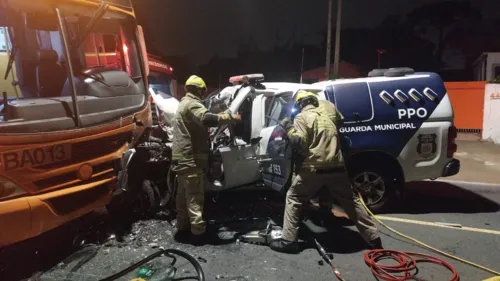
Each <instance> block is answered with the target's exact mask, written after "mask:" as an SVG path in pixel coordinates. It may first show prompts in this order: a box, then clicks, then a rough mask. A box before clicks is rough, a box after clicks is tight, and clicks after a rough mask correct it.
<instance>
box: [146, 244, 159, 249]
mask: <svg viewBox="0 0 500 281" xmlns="http://www.w3.org/2000/svg"><path fill="white" fill-rule="evenodd" d="M148 246H149V247H151V248H153V249H154V248H158V247H159V245H158V243H149V245H148Z"/></svg>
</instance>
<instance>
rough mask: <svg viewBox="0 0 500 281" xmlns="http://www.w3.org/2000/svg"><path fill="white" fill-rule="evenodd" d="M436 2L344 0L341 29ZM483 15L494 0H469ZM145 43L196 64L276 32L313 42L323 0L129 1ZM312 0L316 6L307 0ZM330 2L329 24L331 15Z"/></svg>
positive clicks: (266, 40)
mask: <svg viewBox="0 0 500 281" xmlns="http://www.w3.org/2000/svg"><path fill="white" fill-rule="evenodd" d="M429 2H438V0H344V1H343V2H342V6H343V7H342V28H371V27H375V26H376V25H377V24H379V23H380V22H381V21H382V20H383V19H385V18H386V17H387V16H388V15H393V14H399V15H404V14H406V13H408V12H410V11H411V10H412V9H413V8H415V7H417V6H419V5H422V4H424V3H429ZM472 2H473V3H474V4H475V5H476V6H479V7H481V8H482V10H483V15H484V17H500V0H473V1H472ZM133 3H134V6H135V9H136V12H137V17H138V21H139V23H140V24H142V25H143V26H144V27H145V32H146V37H147V40H148V44H152V45H154V47H155V48H156V49H157V50H158V51H159V52H162V54H161V55H164V56H182V55H189V56H190V57H192V58H193V59H194V61H195V62H197V63H199V64H203V63H205V62H206V61H207V60H208V59H210V57H212V56H213V55H214V54H218V55H219V56H221V57H232V56H235V55H236V50H237V47H238V44H240V43H245V42H248V40H249V39H250V37H253V38H254V40H255V42H256V43H257V44H258V47H259V48H260V49H262V50H268V49H270V48H272V47H273V46H274V45H275V43H276V40H277V39H276V34H277V32H278V30H279V33H280V38H281V39H282V40H283V41H284V40H286V39H288V38H289V37H290V36H291V35H292V30H294V29H295V32H296V33H295V38H296V41H298V42H301V41H303V42H304V43H306V44H319V43H321V40H322V36H323V34H322V32H323V30H324V29H325V28H326V22H327V8H328V1H327V0H211V1H207V0H133ZM312 3H317V4H314V5H313V4H312ZM335 8H336V1H335V0H334V23H335V15H336V9H335Z"/></svg>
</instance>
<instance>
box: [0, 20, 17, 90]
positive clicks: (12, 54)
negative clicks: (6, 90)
mask: <svg viewBox="0 0 500 281" xmlns="http://www.w3.org/2000/svg"><path fill="white" fill-rule="evenodd" d="M6 29H7V32H8V38H9V39H10V42H11V44H12V49H11V50H10V56H9V62H8V63H7V69H6V70H5V75H4V77H3V79H4V80H7V78H8V77H9V74H10V71H11V70H12V64H14V58H15V57H16V53H17V46H16V41H15V40H14V37H13V36H12V31H11V29H10V28H6ZM8 44H9V42H5V45H7V46H8Z"/></svg>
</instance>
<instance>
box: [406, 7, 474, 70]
mask: <svg viewBox="0 0 500 281" xmlns="http://www.w3.org/2000/svg"><path fill="white" fill-rule="evenodd" d="M481 18H482V14H481V10H480V9H479V8H477V7H474V6H473V5H472V4H471V2H470V1H461V2H458V1H450V0H447V1H443V2H437V3H429V4H424V5H422V6H420V7H418V8H416V9H415V10H413V11H412V12H410V13H409V14H408V15H407V21H406V24H408V25H410V26H413V27H414V29H415V31H417V32H418V33H419V34H420V35H421V36H424V37H428V36H429V35H430V33H432V32H435V33H437V40H436V50H435V57H436V58H437V59H438V60H439V61H440V62H441V61H442V55H443V52H444V50H445V48H446V47H447V45H448V43H449V42H450V40H451V38H450V36H447V35H448V34H449V32H450V31H451V30H453V29H454V28H455V29H462V30H464V29H463V27H465V26H468V25H471V24H474V23H477V22H480V21H481ZM469 31H471V30H470V29H469ZM455 34H456V33H455Z"/></svg>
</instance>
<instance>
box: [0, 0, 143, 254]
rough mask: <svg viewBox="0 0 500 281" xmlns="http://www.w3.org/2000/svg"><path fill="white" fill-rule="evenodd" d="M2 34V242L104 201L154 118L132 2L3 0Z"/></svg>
mask: <svg viewBox="0 0 500 281" xmlns="http://www.w3.org/2000/svg"><path fill="white" fill-rule="evenodd" d="M0 30H1V31H2V32H0V35H1V36H2V38H1V39H0V79H1V80H2V81H1V83H0V87H1V88H0V91H1V93H0V114H1V115H0V247H2V246H6V245H10V244H13V243H16V242H19V241H22V240H25V239H28V238H31V237H34V236H37V235H39V234H41V233H44V232H46V231H48V230H50V229H53V228H55V227H57V226H60V225H61V224H64V223H66V222H68V221H70V220H73V219H75V218H77V217H80V216H82V215H84V214H87V213H89V212H91V211H93V210H95V209H96V208H101V207H104V206H106V205H107V204H108V203H109V202H110V200H111V195H112V192H113V189H114V187H115V185H116V179H117V170H119V169H120V159H121V156H122V153H123V152H124V151H125V150H126V149H127V148H128V147H129V146H133V145H134V144H135V143H137V142H138V141H139V140H140V138H141V137H143V135H145V132H147V128H148V127H150V126H151V123H152V120H151V109H150V105H149V103H148V91H147V89H148V83H147V76H148V74H149V67H148V64H147V51H146V48H145V43H144V36H143V32H142V28H141V27H140V26H138V25H137V23H136V19H135V16H134V10H133V8H132V4H131V2H130V1H129V0H107V1H97V0H95V1H90V0H36V1H33V0H0ZM96 38H99V40H96ZM110 49H112V52H111V53H113V54H114V56H116V58H117V60H113V63H107V62H106V60H105V59H104V58H105V57H106V56H109V53H110V51H109V50H110ZM89 52H90V53H93V54H95V57H96V59H95V60H93V61H89V60H88V59H86V57H87V56H86V54H88V53H89ZM101 58H102V59H101Z"/></svg>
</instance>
